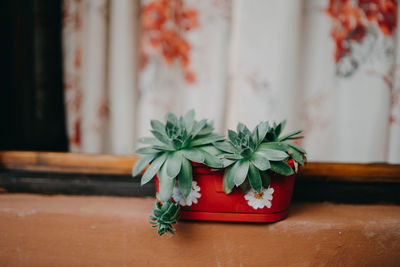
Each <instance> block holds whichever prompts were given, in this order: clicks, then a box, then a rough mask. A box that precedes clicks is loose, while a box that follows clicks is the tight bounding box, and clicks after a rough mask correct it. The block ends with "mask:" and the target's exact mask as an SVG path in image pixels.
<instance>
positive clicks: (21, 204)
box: [0, 194, 400, 266]
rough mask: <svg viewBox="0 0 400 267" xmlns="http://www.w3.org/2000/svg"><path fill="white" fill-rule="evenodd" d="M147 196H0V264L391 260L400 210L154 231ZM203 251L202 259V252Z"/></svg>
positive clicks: (399, 258) (295, 210) (301, 210)
mask: <svg viewBox="0 0 400 267" xmlns="http://www.w3.org/2000/svg"><path fill="white" fill-rule="evenodd" d="M153 203H154V200H153V199H152V198H119V197H87V196H43V195H30V194H1V195H0V229H2V230H1V232H0V236H1V238H0V259H1V260H0V262H1V263H2V264H1V265H19V266H27V265H38V266H55V265H58V264H59V263H61V262H62V263H63V265H65V266H101V265H110V266H126V265H131V266H133V265H135V266H145V265H151V266H157V265H160V266H162V265H165V263H168V265H170V266H182V265H185V266H187V265H189V264H190V265H192V266H196V265H198V266H220V265H222V266H224V265H232V266H241V265H243V266H248V265H249V266H278V265H285V266H294V265H295V266H310V265H311V266H321V265H328V266H332V265H335V266H337V265H346V266H360V265H368V266H395V265H397V264H398V262H400V254H399V253H398V251H400V238H399V235H400V206H395V205H345V204H331V203H294V204H293V205H292V207H291V210H290V215H289V217H288V218H287V219H286V220H283V221H281V222H277V223H272V224H239V223H213V222H201V223H200V222H179V223H178V225H177V226H176V230H177V235H176V236H164V237H161V238H160V237H158V236H157V234H156V232H155V231H154V229H153V228H151V227H150V225H149V224H148V223H147V220H148V216H149V212H150V210H151V207H152V205H153ZM205 255H207V257H205Z"/></svg>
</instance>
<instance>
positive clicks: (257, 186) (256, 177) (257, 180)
mask: <svg viewBox="0 0 400 267" xmlns="http://www.w3.org/2000/svg"><path fill="white" fill-rule="evenodd" d="M248 177H249V182H250V185H251V187H253V189H254V190H256V191H258V192H259V191H260V190H261V189H262V181H261V176H260V171H259V170H258V169H257V168H256V167H255V166H254V165H253V164H250V165H249V175H248Z"/></svg>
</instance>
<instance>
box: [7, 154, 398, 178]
mask: <svg viewBox="0 0 400 267" xmlns="http://www.w3.org/2000/svg"><path fill="white" fill-rule="evenodd" d="M138 158H139V157H138V156H136V155H133V156H117V155H105V154H79V153H62V152H35V151H2V152H0V169H2V170H9V171H32V172H52V173H79V174H103V175H130V174H131V169H132V166H133V164H134V163H135V162H136V160H137V159H138ZM297 179H298V180H302V181H336V182H368V183H400V165H393V164H383V163H379V164H355V163H321V162H309V163H307V164H306V165H305V166H304V167H302V168H301V169H300V172H299V173H298V176H297Z"/></svg>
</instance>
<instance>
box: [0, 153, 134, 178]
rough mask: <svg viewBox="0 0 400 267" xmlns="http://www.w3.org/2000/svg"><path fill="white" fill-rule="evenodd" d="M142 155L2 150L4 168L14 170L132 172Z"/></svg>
mask: <svg viewBox="0 0 400 267" xmlns="http://www.w3.org/2000/svg"><path fill="white" fill-rule="evenodd" d="M138 158H139V157H138V156H117V155H105V154H80V153H64V152H36V151H2V152H0V169H3V170H12V171H18V170H21V171H33V172H35V171H36V172H55V173H82V174H111V175H130V174H131V170H132V166H133V164H134V163H135V162H136V160H137V159H138Z"/></svg>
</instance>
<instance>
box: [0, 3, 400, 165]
mask: <svg viewBox="0 0 400 267" xmlns="http://www.w3.org/2000/svg"><path fill="white" fill-rule="evenodd" d="M1 10H2V11H1V12H2V15H1V20H2V25H3V28H4V32H5V34H3V38H4V39H3V40H2V50H1V51H2V55H3V56H2V63H1V68H2V71H1V73H2V75H3V76H4V77H3V79H2V81H3V84H2V89H1V93H0V109H1V110H0V120H1V125H2V127H1V131H0V147H1V148H2V149H19V150H49V151H70V152H82V153H111V154H133V153H134V150H135V148H136V141H135V140H136V139H137V138H138V137H142V136H148V135H149V133H148V129H149V122H150V119H162V118H163V116H164V114H165V113H166V112H168V111H172V112H175V113H177V114H183V113H184V112H186V111H187V110H189V109H192V108H194V109H195V110H196V113H197V118H198V119H200V118H203V117H205V118H209V119H213V120H214V122H215V127H216V130H217V131H219V132H223V133H225V132H226V129H228V128H234V127H235V126H236V124H237V123H238V122H239V121H241V122H243V123H245V124H248V125H249V126H250V127H253V126H255V125H256V124H257V123H258V122H260V121H265V120H269V121H280V120H283V119H287V121H288V123H287V129H286V131H289V130H295V129H303V130H304V136H305V138H304V140H302V141H301V142H302V144H301V145H302V146H303V147H304V148H305V149H306V150H307V152H308V158H309V160H312V161H334V162H389V163H400V103H399V94H400V65H399V64H400V39H399V38H400V37H399V35H398V27H397V25H398V15H397V14H398V13H397V10H398V2H397V1H396V0H353V1H351V0H331V1H327V0H323V1H321V0H302V1H293V0H280V1H272V0H268V1H266V0H250V1H244V0H202V1H196V0H169V1H168V0H142V1H140V0H64V1H61V0H26V1H23V0H15V1H3V2H2V3H1Z"/></svg>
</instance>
